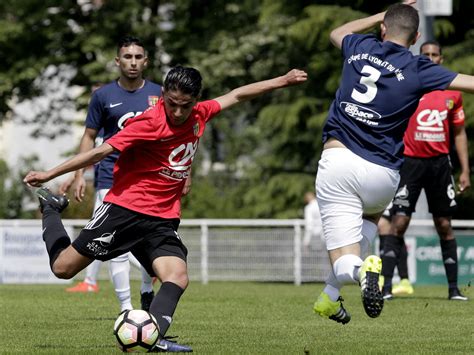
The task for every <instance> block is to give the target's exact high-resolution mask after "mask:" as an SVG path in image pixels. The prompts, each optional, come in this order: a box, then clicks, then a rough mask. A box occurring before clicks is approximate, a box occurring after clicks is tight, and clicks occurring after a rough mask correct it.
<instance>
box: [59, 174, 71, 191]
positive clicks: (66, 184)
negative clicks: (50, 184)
mask: <svg viewBox="0 0 474 355" xmlns="http://www.w3.org/2000/svg"><path fill="white" fill-rule="evenodd" d="M73 183H74V175H72V176H70V177H69V178H68V179H67V180H66V181H64V182H63V183H62V184H61V185H59V189H58V192H59V194H60V195H64V194H66V192H68V191H69V189H70V188H71V186H72V184H73Z"/></svg>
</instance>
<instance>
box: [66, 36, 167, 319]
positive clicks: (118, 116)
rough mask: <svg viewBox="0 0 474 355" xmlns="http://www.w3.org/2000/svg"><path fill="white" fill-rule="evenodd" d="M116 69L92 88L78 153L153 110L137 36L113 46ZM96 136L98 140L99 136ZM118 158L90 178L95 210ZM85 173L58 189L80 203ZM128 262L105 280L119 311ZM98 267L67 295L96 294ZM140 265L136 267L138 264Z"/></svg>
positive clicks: (117, 262) (156, 93)
mask: <svg viewBox="0 0 474 355" xmlns="http://www.w3.org/2000/svg"><path fill="white" fill-rule="evenodd" d="M115 65H116V66H117V67H118V69H119V73H120V76H119V78H118V79H117V80H114V81H112V82H110V83H108V84H106V85H103V86H101V87H98V88H96V90H94V92H93V94H92V99H91V101H90V104H89V109H88V113H87V117H86V122H85V129H84V134H83V136H82V138H81V142H80V144H79V152H86V151H88V150H91V149H92V148H93V147H94V145H95V141H96V139H98V138H100V141H103V140H105V139H108V138H110V137H112V136H113V135H115V134H116V133H117V132H119V131H120V130H121V129H122V128H123V126H124V125H125V122H126V121H127V120H129V119H132V118H133V117H135V116H138V115H140V114H141V113H142V112H143V111H145V110H146V109H147V108H148V107H152V106H153V105H154V104H155V103H156V102H157V101H158V99H159V97H160V96H161V86H160V85H158V84H156V83H154V82H151V81H149V80H146V79H144V78H143V76H142V74H143V71H144V70H145V69H146V67H147V65H148V58H147V55H146V51H145V48H144V46H143V44H142V43H141V41H140V39H138V38H137V37H132V36H126V37H122V38H121V39H120V40H119V42H118V45H117V57H116V58H115ZM99 132H100V133H101V134H100V137H98V133H99ZM117 158H118V153H114V154H111V155H109V156H108V157H107V158H105V159H104V160H102V161H101V162H99V163H98V166H97V167H96V169H97V174H96V177H95V185H96V201H95V206H94V210H96V209H97V208H98V207H99V206H101V205H102V202H103V199H104V196H105V195H106V194H107V192H108V191H109V189H110V188H111V187H112V182H113V178H112V175H113V169H114V165H115V162H116V161H117ZM83 172H84V169H80V170H77V171H76V173H75V176H74V180H73V182H72V181H71V180H67V181H66V182H65V183H64V184H63V185H62V186H61V187H60V192H61V193H64V192H65V191H66V190H67V189H68V188H69V187H70V186H71V183H74V186H75V187H74V196H75V198H76V200H77V201H79V202H81V201H82V199H83V197H84V191H85V188H86V181H85V179H84V177H83ZM129 257H130V259H132V261H134V262H135V263H138V262H137V261H136V260H134V257H133V256H132V255H131V254H123V255H120V256H118V257H116V258H114V259H112V260H110V276H111V279H112V282H113V284H114V288H115V293H116V295H117V299H118V300H119V303H120V311H121V312H123V311H125V310H128V309H132V308H133V306H132V299H131V292H130V263H129ZM101 264H102V262H101V261H99V260H96V261H94V262H93V263H91V264H90V265H89V266H88V267H87V270H86V277H85V279H84V281H82V282H80V283H78V284H77V285H75V286H74V287H70V288H68V289H66V291H68V292H97V291H98V285H97V274H98V272H99V268H100V266H101ZM138 266H139V264H138ZM141 270H142V286H141V290H140V295H141V305H142V308H143V309H145V310H148V309H149V307H150V303H151V301H152V299H153V284H152V278H151V277H150V276H149V275H148V273H147V272H146V270H144V269H143V268H141Z"/></svg>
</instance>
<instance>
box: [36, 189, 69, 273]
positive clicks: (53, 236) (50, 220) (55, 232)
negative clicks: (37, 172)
mask: <svg viewBox="0 0 474 355" xmlns="http://www.w3.org/2000/svg"><path fill="white" fill-rule="evenodd" d="M36 195H37V196H38V199H39V203H40V209H41V212H42V213H43V240H44V242H45V244H46V250H47V251H48V255H49V264H50V266H51V269H52V268H53V264H54V262H55V261H56V259H57V257H58V256H59V254H60V253H61V251H63V250H64V249H66V248H67V247H68V246H69V245H71V239H70V238H69V236H68V234H67V232H66V230H65V229H64V226H63V223H62V221H61V212H62V211H63V210H64V209H65V208H66V207H67V206H68V204H69V200H68V199H67V198H66V197H65V196H61V195H54V194H53V193H52V192H51V191H49V190H48V189H47V188H39V189H38V190H36Z"/></svg>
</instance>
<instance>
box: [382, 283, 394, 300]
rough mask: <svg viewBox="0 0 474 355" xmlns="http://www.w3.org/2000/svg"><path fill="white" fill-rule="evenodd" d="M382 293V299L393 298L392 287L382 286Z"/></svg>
mask: <svg viewBox="0 0 474 355" xmlns="http://www.w3.org/2000/svg"><path fill="white" fill-rule="evenodd" d="M382 295H383V299H384V300H387V301H391V300H393V293H392V288H391V287H385V286H384V287H383V289H382Z"/></svg>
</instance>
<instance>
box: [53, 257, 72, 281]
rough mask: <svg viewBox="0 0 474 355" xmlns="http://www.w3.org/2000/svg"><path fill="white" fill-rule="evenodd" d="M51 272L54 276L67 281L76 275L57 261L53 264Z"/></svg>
mask: <svg viewBox="0 0 474 355" xmlns="http://www.w3.org/2000/svg"><path fill="white" fill-rule="evenodd" d="M52 271H53V274H54V276H56V277H57V278H59V279H64V280H69V279H71V278H73V277H74V276H75V275H76V274H77V273H74V272H72V270H71V269H69V268H68V266H67V265H64V264H63V263H61V262H58V261H56V262H55V263H54V264H53V267H52Z"/></svg>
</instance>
